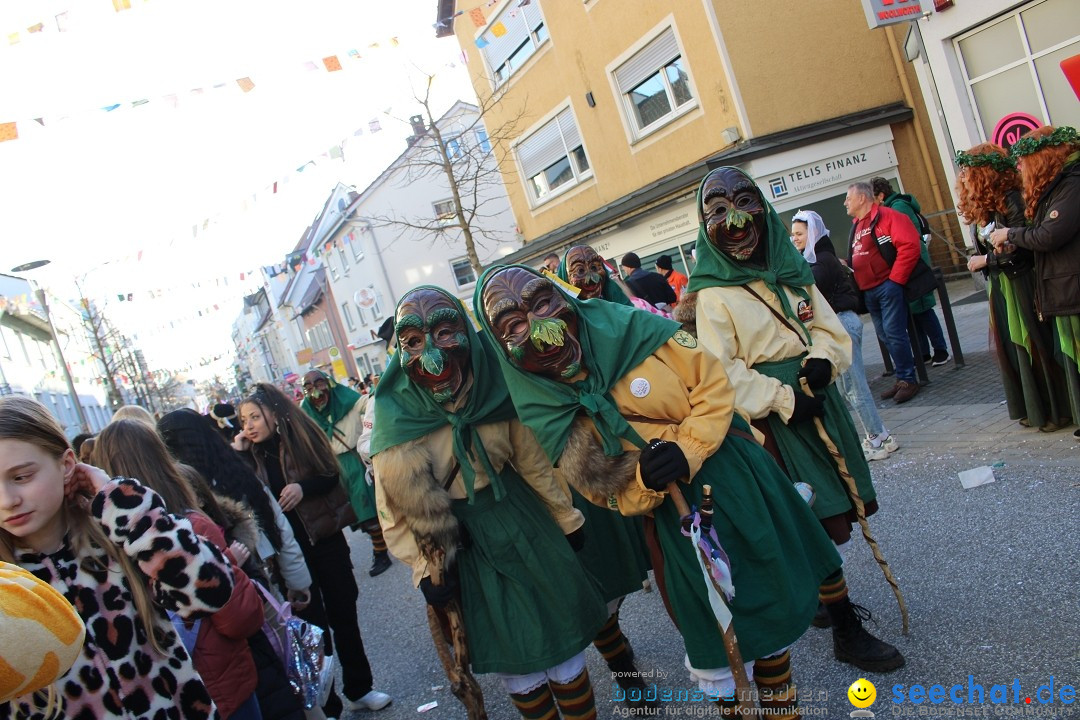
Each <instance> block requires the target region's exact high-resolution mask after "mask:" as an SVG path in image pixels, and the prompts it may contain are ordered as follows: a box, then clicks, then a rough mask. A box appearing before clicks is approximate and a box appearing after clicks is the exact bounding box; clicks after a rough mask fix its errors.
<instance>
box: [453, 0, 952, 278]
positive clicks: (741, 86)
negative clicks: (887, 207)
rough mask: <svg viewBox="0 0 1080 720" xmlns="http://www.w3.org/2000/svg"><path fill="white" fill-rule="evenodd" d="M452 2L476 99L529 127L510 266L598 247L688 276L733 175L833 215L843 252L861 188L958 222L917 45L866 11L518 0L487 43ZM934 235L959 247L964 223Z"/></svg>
mask: <svg viewBox="0 0 1080 720" xmlns="http://www.w3.org/2000/svg"><path fill="white" fill-rule="evenodd" d="M438 5H439V12H440V13H441V14H443V15H444V17H443V18H440V23H441V25H440V29H439V32H440V33H441V34H449V33H451V32H452V33H454V34H455V35H456V36H457V40H458V42H459V43H460V45H461V47H462V48H463V50H464V51H465V53H466V55H467V57H468V60H469V68H470V74H471V76H472V80H473V84H474V86H475V88H476V90H477V93H478V95H479V96H480V97H487V96H489V95H491V94H493V93H497V94H501V95H502V98H501V100H500V102H499V103H498V105H497V106H496V108H495V111H494V112H492V113H489V114H488V115H487V116H486V117H485V122H486V123H487V124H488V127H489V129H490V128H492V127H493V126H498V125H500V124H501V123H503V122H506V121H509V120H511V119H512V118H513V117H515V116H516V115H517V114H520V113H522V112H524V113H525V120H524V122H523V123H521V132H520V133H519V134H518V135H517V137H516V138H515V139H514V140H513V141H512V142H511V143H510V144H509V146H508V147H507V148H505V150H506V151H507V153H506V156H505V159H504V161H503V163H502V166H501V169H502V171H503V175H504V179H505V182H506V186H507V192H508V195H509V198H510V203H511V206H512V207H513V210H514V214H515V216H516V217H517V219H518V222H519V225H520V227H521V230H522V232H523V234H524V236H525V238H526V239H527V240H528V243H527V244H526V246H525V247H524V248H523V249H522V250H520V251H517V252H515V253H513V254H512V255H510V256H509V259H511V260H515V261H525V262H532V263H535V262H538V260H539V259H540V258H542V257H543V256H544V255H546V254H547V253H549V252H552V251H555V252H561V250H563V249H564V248H566V247H568V246H569V245H572V244H580V243H586V244H590V245H592V246H593V247H594V248H595V249H596V250H597V251H599V252H600V253H601V254H602V255H603V256H604V257H605V258H607V259H609V260H611V261H616V262H617V260H618V259H619V258H620V257H621V256H622V254H623V253H625V252H628V251H635V252H637V253H638V254H639V255H640V256H641V258H642V261H643V264H646V265H651V262H652V261H653V259H654V258H655V257H656V256H657V255H659V254H661V253H667V254H671V255H672V256H673V259H674V261H675V265H676V269H680V270H684V269H686V267H687V266H688V265H689V264H690V262H691V261H690V257H689V254H690V253H689V251H690V248H692V246H693V243H694V239H695V237H696V233H697V216H696V211H695V210H694V207H695V205H694V193H695V190H696V189H697V185H698V183H699V182H700V180H701V179H702V177H703V176H704V175H705V174H706V172H707V171H708V169H709V168H711V167H716V166H721V165H738V166H740V167H742V168H743V169H744V170H745V171H746V172H747V173H749V174H750V175H751V176H752V177H753V178H754V179H755V180H756V181H757V183H758V185H759V186H760V187H761V189H762V191H763V193H764V194H765V196H766V197H767V198H769V199H770V201H772V202H773V204H774V206H775V207H776V209H777V211H778V212H779V213H780V215H781V217H782V218H783V219H784V220H785V222H790V218H791V215H793V214H794V213H795V212H796V211H797V210H799V209H800V208H802V209H813V210H817V211H818V212H819V213H820V214H821V215H822V217H823V218H824V219H825V222H826V225H827V226H828V227H830V228H831V230H832V234H833V235H834V236H836V237H837V241H838V244H839V245H841V246H842V245H843V241H844V239H846V236H847V234H848V229H849V227H850V220H849V219H848V218H847V217H846V215H845V212H844V208H843V196H844V194H845V192H846V189H847V187H848V185H849V184H850V183H852V182H854V181H857V180H867V179H869V178H871V177H873V176H876V175H883V176H886V177H889V178H891V179H892V180H893V183H894V185H895V186H896V187H897V189H898V190H901V191H903V192H908V193H912V194H914V195H915V196H917V197H918V198H919V200H920V202H921V203H922V206H923V210H924V213H925V214H927V215H932V214H933V213H934V212H938V211H949V210H951V208H952V200H951V196H950V194H949V191H948V189H947V188H946V187H944V185H943V182H944V180H945V175H944V172H943V168H942V165H941V160H940V156H939V153H938V152H937V150H936V148H934V147H932V143H933V136H932V133H931V131H930V129H929V127H930V126H929V124H928V122H927V118H926V111H925V107H924V102H923V98H922V95H921V94H920V93H919V92H918V85H917V78H916V76H915V74H914V71H913V70H912V68H911V67H910V65H909V64H908V63H907V62H906V61H905V59H904V58H903V56H902V48H901V46H900V41H902V40H903V37H904V36H903V30H900V31H897V29H896V28H884V29H877V30H871V29H869V28H868V27H867V22H866V18H865V16H864V14H863V10H862V8H861V7H860V6H859V3H857V2H854V0H852V1H851V2H843V3H828V4H825V3H809V2H797V1H796V0H769V1H768V2H765V3H731V2H720V1H719V0H672V1H671V2H667V3H635V4H634V5H633V12H627V6H626V4H625V3H619V2H615V1H614V0H586V1H585V2H575V3H556V2H554V1H553V0H532V1H531V2H529V3H527V4H523V3H520V2H518V1H517V0H504V1H503V2H498V3H496V4H495V5H493V6H492V7H491V8H490V9H488V8H485V10H484V12H485V15H486V18H485V19H486V24H485V25H484V27H481V28H476V27H474V24H473V23H472V22H468V20H469V18H468V16H462V17H459V18H457V19H456V20H448V19H447V17H446V15H445V14H446V13H447V12H448V11H450V10H451V9H450V7H449V6H450V5H451V3H448V2H445V1H444V2H440V3H438ZM463 20H464V21H463ZM496 30H497V32H496ZM898 37H899V39H900V40H899V41H898V40H897V38H898ZM912 88H915V90H912ZM931 224H932V226H934V227H935V228H936V229H937V230H938V233H939V234H940V235H941V236H943V237H948V238H950V239H955V240H958V235H959V227H958V226H957V225H956V224H955V221H954V220H953V216H952V213H950V212H945V213H943V214H942V215H941V216H940V217H933V218H932V220H931ZM954 236H955V237H954ZM931 247H932V253H933V255H934V259H935V261H936V262H937V264H939V265H942V266H944V267H945V268H946V270H953V269H960V268H962V266H963V258H962V257H961V256H960V254H959V253H958V252H957V249H955V248H952V249H950V246H949V245H948V244H946V243H938V244H932V246H931Z"/></svg>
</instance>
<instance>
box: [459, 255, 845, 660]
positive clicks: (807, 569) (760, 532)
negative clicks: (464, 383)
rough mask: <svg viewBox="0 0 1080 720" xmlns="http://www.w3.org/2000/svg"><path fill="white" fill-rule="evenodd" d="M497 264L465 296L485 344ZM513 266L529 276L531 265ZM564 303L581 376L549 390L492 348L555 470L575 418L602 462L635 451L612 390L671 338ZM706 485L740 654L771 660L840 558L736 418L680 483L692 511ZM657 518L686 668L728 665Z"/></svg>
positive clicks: (669, 510) (622, 314) (693, 576)
mask: <svg viewBox="0 0 1080 720" xmlns="http://www.w3.org/2000/svg"><path fill="white" fill-rule="evenodd" d="M505 267H506V266H496V267H493V268H491V269H489V270H488V271H487V272H486V273H485V274H484V275H483V277H481V279H480V282H478V283H477V286H476V292H475V294H474V296H473V306H474V310H475V313H476V317H477V318H478V319H479V321H480V325H481V331H482V332H483V334H485V335H487V336H488V337H490V338H492V339H493V341H494V337H495V335H494V332H493V331H492V328H491V325H490V323H489V322H488V319H487V316H486V314H485V313H484V309H483V300H482V295H483V290H484V287H485V286H486V284H487V281H488V280H489V279H490V277H491V276H492V274H493V273H495V272H497V271H499V270H502V269H505ZM513 267H518V268H521V269H523V270H525V271H527V272H529V273H532V274H537V273H536V272H535V271H534V270H532V268H528V267H525V266H520V265H518V266H513ZM567 297H568V299H569V302H570V304H571V305H572V307H573V308H574V310H575V311H576V312H577V314H578V317H579V323H578V335H577V339H578V341H579V342H580V344H581V351H582V359H583V365H584V368H585V369H586V370H587V371H588V374H587V376H586V377H585V378H584V379H582V380H580V381H578V382H575V383H572V384H569V383H562V382H557V381H555V380H550V379H548V378H545V377H542V376H539V375H534V374H531V373H527V372H525V371H523V370H522V369H521V368H519V367H518V366H516V365H514V364H513V363H511V362H510V360H509V358H508V357H507V356H506V353H504V352H502V351H499V352H498V353H497V357H498V359H499V365H500V367H501V368H502V372H503V375H504V376H505V378H506V383H507V386H508V387H509V390H510V396H511V397H512V398H513V401H514V405H515V407H516V408H517V410H518V417H520V418H521V421H522V422H523V423H525V425H527V426H528V427H529V428H531V429H532V430H533V432H534V433H536V436H537V438H538V439H539V440H540V444H541V446H543V448H544V450H545V452H547V454H548V457H549V458H551V461H552V462H553V463H557V462H558V461H559V459H560V457H561V455H562V452H563V449H564V448H565V446H566V442H567V438H568V437H569V435H570V432H571V428H572V425H573V423H574V420H575V418H577V417H578V416H579V415H585V416H588V418H589V419H590V420H592V422H593V424H594V425H595V428H596V430H597V432H598V433H599V435H600V443H601V445H602V446H603V449H604V454H605V455H608V456H617V455H620V454H622V453H623V452H624V451H623V449H622V445H621V440H627V441H629V442H630V443H632V444H634V445H636V446H637V447H639V448H640V447H643V446H644V445H645V442H644V440H643V439H642V438H641V436H640V435H639V434H638V433H637V432H636V431H635V430H634V428H633V427H631V425H630V424H629V422H627V419H626V418H625V417H624V416H623V415H622V411H621V410H620V408H619V407H618V406H617V405H616V404H615V401H614V400H613V399H612V395H611V390H612V388H614V387H615V386H616V384H618V383H619V382H620V381H621V380H622V379H623V378H624V377H625V376H627V375H629V374H631V373H633V372H634V369H635V368H636V367H638V366H639V365H641V363H642V362H643V361H645V360H646V359H648V358H649V357H650V356H651V355H652V354H653V353H654V352H655V351H656V350H657V349H658V348H660V347H661V346H663V345H665V344H666V343H667V342H668V341H669V340H671V339H672V338H673V337H675V336H676V333H678V332H680V329H679V324H678V323H676V322H673V321H671V320H667V319H665V318H662V317H660V316H658V315H653V314H651V313H644V312H639V311H637V310H636V309H634V308H633V307H628V306H624V305H619V304H616V303H610V302H600V301H598V300H595V299H594V300H585V301H580V300H577V299H576V298H570V297H569V296H567ZM685 335H686V334H685V333H682V336H685ZM682 336H680V338H681V337H682ZM679 342H680V344H684V343H687V342H692V340H686V339H679ZM639 372H640V371H639ZM660 391H661V392H662V389H660ZM678 420H679V419H678V418H666V419H657V421H660V422H669V423H670V422H678ZM567 480H568V481H571V482H573V481H575V478H567ZM704 484H709V485H712V487H713V488H714V497H715V498H716V512H715V516H714V524H715V527H716V530H717V534H718V536H719V538H720V542H721V544H722V545H723V547H724V549H725V550H726V551H727V553H728V555H729V557H730V558H731V567H732V573H733V581H734V585H735V597H734V599H733V601H732V602H731V603H730V607H731V611H732V614H733V616H734V625H735V631H736V633H737V635H738V638H739V645H740V647H741V648H742V652H743V656H744V658H747V659H751V658H756V657H764V656H767V655H769V654H771V653H774V652H776V651H777V650H779V649H780V648H782V647H784V646H786V645H790V644H791V643H793V642H795V640H797V639H798V638H799V637H800V636H801V635H802V633H803V632H804V631H805V630H806V628H807V627H808V626H809V624H810V620H811V618H812V617H813V615H814V612H815V611H816V609H817V603H818V595H817V588H818V585H819V583H820V582H821V580H822V579H823V578H825V577H826V576H828V575H829V574H830V573H832V572H834V571H835V570H836V569H837V568H839V567H840V558H839V556H838V555H837V554H836V551H835V549H834V548H833V546H832V544H831V543H830V542H829V540H828V537H827V536H826V535H825V534H824V533H823V532H822V531H821V528H820V527H819V525H818V524H817V523H816V522H815V521H814V516H813V514H812V513H811V512H810V510H809V508H808V507H807V506H806V503H805V502H804V501H803V500H802V498H801V497H800V496H799V494H798V493H797V492H796V491H795V490H794V488H793V487H792V486H791V483H790V482H789V481H788V479H787V478H786V477H785V476H784V474H783V472H782V471H781V470H780V468H779V467H778V466H777V465H776V463H775V462H774V461H773V459H772V458H771V457H769V455H768V453H766V452H765V450H764V449H763V448H762V447H761V446H760V445H759V444H758V443H757V442H756V441H755V440H754V439H753V436H752V435H750V429H749V426H748V425H747V423H746V422H745V421H744V420H743V419H742V418H741V417H740V416H738V415H735V416H734V417H733V419H732V424H731V432H729V434H728V436H727V437H726V438H725V440H724V442H723V444H722V445H721V446H720V447H719V449H717V450H716V452H714V453H713V454H712V455H711V456H710V457H709V458H708V459H706V460H705V462H704V464H703V465H702V467H701V470H700V471H699V472H698V473H697V474H696V475H695V476H694V478H693V480H691V481H690V482H689V483H688V484H685V485H682V487H681V489H682V492H683V495H684V496H685V497H686V500H687V502H688V503H690V504H691V505H693V506H696V505H698V504H700V502H701V488H702V485H704ZM653 516H654V518H655V521H656V522H655V525H656V530H657V535H658V540H659V544H660V547H661V550H662V553H663V559H664V585H665V587H664V590H665V595H666V597H667V598H668V600H669V602H670V605H671V608H672V611H673V613H674V620H675V622H676V625H677V626H678V628H679V629H680V632H681V633H682V636H683V640H684V643H685V645H686V651H687V655H688V656H689V658H690V664H691V665H692V666H693V667H695V668H700V669H708V668H719V667H726V666H727V664H728V660H727V655H726V653H725V651H724V648H723V641H722V638H721V636H720V633H719V630H718V629H717V621H716V617H715V615H714V614H713V612H712V609H711V607H710V605H709V600H708V595H707V589H706V586H705V581H704V579H703V577H702V572H701V569H700V567H699V566H698V563H697V556H696V550H695V548H694V546H693V545H692V544H691V541H690V540H689V539H688V538H686V537H684V536H683V535H682V532H681V523H680V517H679V515H678V512H677V510H676V509H675V504H674V502H672V501H670V500H667V499H665V500H664V501H663V503H662V504H661V505H659V506H658V507H656V508H655V509H654V510H653Z"/></svg>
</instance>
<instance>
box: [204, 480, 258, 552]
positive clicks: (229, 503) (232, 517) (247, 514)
mask: <svg viewBox="0 0 1080 720" xmlns="http://www.w3.org/2000/svg"><path fill="white" fill-rule="evenodd" d="M214 499H215V500H217V503H218V507H220V508H221V513H222V515H224V516H225V521H226V522H227V523H228V526H227V527H225V528H223V530H227V531H228V535H229V537H230V538H232V539H233V540H236V541H237V542H239V543H240V544H241V545H243V546H244V547H246V548H247V549H248V550H250V551H251V552H253V553H254V552H255V548H256V547H258V545H259V526H258V525H256V524H255V514H254V513H253V512H252V511H251V508H249V507H248V506H247V505H245V504H244V503H242V502H240V501H238V500H233V499H232V498H230V497H227V496H225V495H222V494H220V493H214Z"/></svg>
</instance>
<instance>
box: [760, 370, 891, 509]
mask: <svg viewBox="0 0 1080 720" xmlns="http://www.w3.org/2000/svg"><path fill="white" fill-rule="evenodd" d="M801 368H802V356H799V357H793V358H789V359H788V360H779V361H776V362H768V363H758V364H757V365H755V366H754V370H757V371H758V372H759V373H761V374H762V375H768V376H769V377H773V378H776V379H777V380H780V381H781V382H783V383H787V384H788V385H791V386H792V387H794V388H796V390H795V392H796V393H801V392H802V390H800V389H798V388H799V378H798V375H799V370H800V369H801ZM822 393H824V397H825V417H824V418H822V420H823V422H824V425H825V430H826V431H827V432H828V433H829V437H830V438H831V439H832V441H833V442H834V443H836V447H837V449H838V450H839V451H840V454H841V455H843V456H844V461H845V463H846V464H847V469H848V472H849V473H850V474H851V476H852V477H853V478H855V486H856V487H857V488H858V490H859V496H860V497H861V498H862V500H863V502H864V503H868V502H870V501H871V500H874V499H875V498H876V497H877V492H876V491H875V490H874V485H873V483H872V482H871V480H870V466H869V465H868V464H867V462H866V457H865V456H864V455H863V451H862V443H861V441H860V440H859V433H858V431H857V430H856V429H855V423H853V422H852V421H851V414H850V413H848V410H847V408H846V407H845V406H844V402H843V400H841V398H840V393H839V392H838V391H837V389H836V386H835V385H829V386H827V387H826V388H824V389H823V390H817V391H815V394H816V395H817V396H818V397H821V396H822ZM768 422H769V430H770V431H772V434H773V437H774V438H775V440H776V445H777V447H778V448H779V450H780V455H781V457H783V459H784V465H785V466H786V468H787V471H788V475H790V477H791V482H800V481H801V482H805V483H809V484H810V485H812V486H813V488H814V491H815V492H816V493H817V500H815V501H814V514H816V515H817V516H818V518H821V519H824V518H827V517H833V516H834V515H844V514H846V513H847V512H848V511H850V510H851V509H852V504H851V500H850V499H849V498H848V495H847V491H846V490H845V488H844V481H843V480H842V479H841V478H840V474H839V471H838V469H837V467H836V463H835V462H834V461H833V459H832V456H831V455H830V454H829V451H828V449H826V447H825V444H824V443H823V442H822V441H821V438H820V437H818V433H817V429H816V427H815V423H812V422H803V423H795V424H794V425H787V424H785V423H784V421H783V420H781V419H780V416H779V415H777V414H776V413H770V414H769V417H768Z"/></svg>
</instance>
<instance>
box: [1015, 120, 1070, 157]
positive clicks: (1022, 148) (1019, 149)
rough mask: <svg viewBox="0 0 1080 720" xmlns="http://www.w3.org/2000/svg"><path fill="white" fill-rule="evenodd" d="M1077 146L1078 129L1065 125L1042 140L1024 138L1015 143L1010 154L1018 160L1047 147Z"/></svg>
mask: <svg viewBox="0 0 1080 720" xmlns="http://www.w3.org/2000/svg"><path fill="white" fill-rule="evenodd" d="M1077 144H1080V134H1078V133H1077V132H1076V128H1072V127H1069V126H1068V125H1063V126H1062V127H1059V128H1058V129H1057V130H1054V132H1052V133H1050V134H1049V135H1045V136H1043V137H1040V138H1033V137H1031V136H1030V135H1027V136H1024V137H1022V138H1020V139H1019V140H1017V141H1016V142H1015V143H1013V146H1012V148H1010V150H1009V152H1010V153H1012V156H1013V157H1014V158H1018V157H1023V156H1025V155H1030V154H1031V153H1035V152H1038V151H1040V150H1042V149H1043V148H1045V147H1051V146H1054V145H1077Z"/></svg>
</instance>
